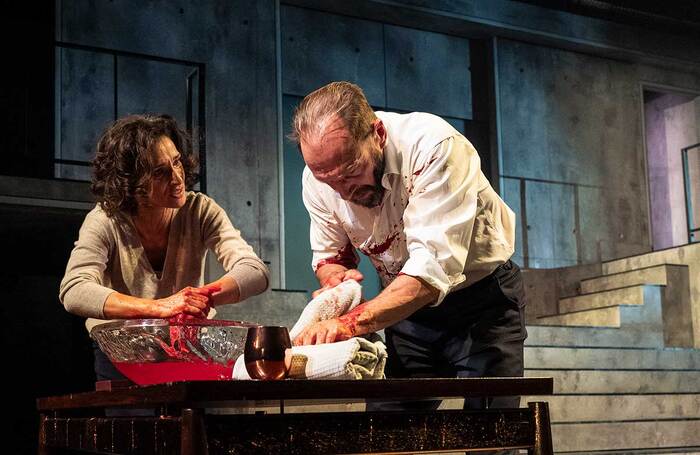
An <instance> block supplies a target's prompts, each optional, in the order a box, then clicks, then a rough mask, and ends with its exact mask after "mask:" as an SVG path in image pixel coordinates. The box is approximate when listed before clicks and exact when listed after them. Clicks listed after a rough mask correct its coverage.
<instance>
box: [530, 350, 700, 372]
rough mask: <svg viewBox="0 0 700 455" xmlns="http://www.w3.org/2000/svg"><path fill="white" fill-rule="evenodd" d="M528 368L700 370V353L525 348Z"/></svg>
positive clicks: (686, 351)
mask: <svg viewBox="0 0 700 455" xmlns="http://www.w3.org/2000/svg"><path fill="white" fill-rule="evenodd" d="M525 368H528V369H531V368H532V369H536V368H561V369H594V368H598V369H606V368H609V369H618V370H700V350H697V349H676V348H669V349H644V348H636V347H634V348H620V347H612V348H582V347H577V348H565V347H537V346H526V347H525Z"/></svg>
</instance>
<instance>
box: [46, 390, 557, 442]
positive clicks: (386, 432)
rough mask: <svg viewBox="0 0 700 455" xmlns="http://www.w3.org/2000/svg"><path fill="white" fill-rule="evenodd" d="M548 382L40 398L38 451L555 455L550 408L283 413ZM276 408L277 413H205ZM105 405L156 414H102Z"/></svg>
mask: <svg viewBox="0 0 700 455" xmlns="http://www.w3.org/2000/svg"><path fill="white" fill-rule="evenodd" d="M552 389H553V382H552V379H551V378H465V379H387V380H367V381H308V380H286V381H211V382H210V381H200V382H194V381H193V382H178V383H171V384H161V385H155V386H149V387H130V388H126V389H116V390H107V391H96V392H87V393H78V394H71V395H65V396H56V397H48V398H40V399H38V400H37V407H38V409H39V412H40V414H41V423H40V429H39V453H41V454H49V453H71V451H73V450H75V451H77V450H80V451H81V453H84V452H85V451H87V452H99V453H134V454H178V453H179V454H219V453H221V454H223V453H226V454H265V455H272V454H304V455H310V454H324V455H325V454H333V453H387V452H394V453H396V452H398V453H416V452H422V451H426V452H427V451H450V450H461V451H465V450H466V451H468V450H477V449H489V448H522V449H528V452H529V453H532V454H550V453H552V441H551V431H550V423H549V411H548V407H547V403H546V402H534V403H528V407H526V408H516V409H488V410H477V411H475V410H468V411H465V410H437V411H420V412H419V411H410V412H406V411H401V412H310V413H290V412H289V406H287V410H286V411H287V412H285V408H284V403H289V400H294V401H295V402H296V403H298V402H300V400H301V402H304V403H309V404H312V403H315V402H318V400H326V401H327V400H334V401H335V402H339V403H342V402H344V401H346V400H347V401H357V400H364V399H424V398H434V397H438V398H453V397H465V396H472V397H474V396H479V397H494V396H507V395H550V394H552ZM272 400H274V402H276V403H279V405H280V412H279V413H274V414H273V413H256V414H228V415H219V414H212V413H208V412H207V409H213V408H218V409H220V408H229V409H239V410H240V409H244V408H246V407H248V408H249V407H251V406H254V405H256V404H258V405H259V404H260V403H261V402H263V401H264V402H268V403H269V402H270V401H272ZM106 408H110V409H113V408H152V409H153V410H154V411H155V412H154V413H153V416H146V417H123V416H122V417H105V416H104V415H105V414H104V410H105V409H106Z"/></svg>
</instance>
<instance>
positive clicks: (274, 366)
mask: <svg viewBox="0 0 700 455" xmlns="http://www.w3.org/2000/svg"><path fill="white" fill-rule="evenodd" d="M291 348H292V341H291V340H290V338H289V332H288V331H287V328H286V327H275V326H260V327H250V328H249V329H248V334H247V336H246V340H245V350H244V351H243V360H244V362H245V368H246V370H247V371H248V374H249V375H250V377H251V378H253V379H263V380H276V379H284V378H285V377H287V372H288V366H287V363H286V362H285V354H286V352H287V350H288V349H291Z"/></svg>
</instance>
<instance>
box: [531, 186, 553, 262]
mask: <svg viewBox="0 0 700 455" xmlns="http://www.w3.org/2000/svg"><path fill="white" fill-rule="evenodd" d="M525 204H526V207H527V226H526V227H525V229H527V230H528V231H527V238H528V258H529V261H530V267H532V268H549V267H554V262H555V261H554V242H553V239H554V231H555V230H556V229H558V228H559V227H558V226H555V224H554V219H553V217H552V193H551V185H549V184H546V183H539V182H528V183H527V185H526V186H525Z"/></svg>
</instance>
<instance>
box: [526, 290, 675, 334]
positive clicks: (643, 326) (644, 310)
mask: <svg viewBox="0 0 700 455" xmlns="http://www.w3.org/2000/svg"><path fill="white" fill-rule="evenodd" d="M634 288H635V289H634V293H635V294H636V298H637V299H638V300H639V301H641V302H643V304H638V303H634V304H631V305H627V304H622V305H612V306H608V307H603V308H593V309H589V310H577V311H572V312H568V313H561V314H557V315H550V316H543V317H540V318H537V322H538V323H540V324H544V325H566V326H582V327H621V328H622V327H624V328H626V329H629V330H659V331H663V318H662V314H661V307H662V300H663V295H664V294H663V286H651V285H645V286H635V287H634ZM629 289H632V288H629Z"/></svg>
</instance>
